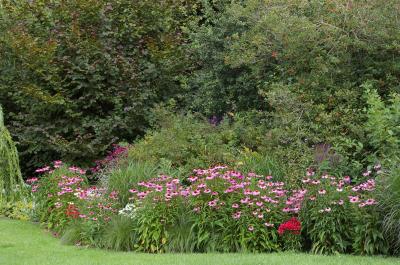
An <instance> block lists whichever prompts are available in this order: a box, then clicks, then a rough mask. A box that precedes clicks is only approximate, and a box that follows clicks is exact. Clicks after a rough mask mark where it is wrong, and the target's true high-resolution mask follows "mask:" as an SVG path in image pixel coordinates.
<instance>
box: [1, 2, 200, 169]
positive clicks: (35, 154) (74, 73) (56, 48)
mask: <svg viewBox="0 0 400 265" xmlns="http://www.w3.org/2000/svg"><path fill="white" fill-rule="evenodd" d="M196 3H197V1H181V0H178V1H157V2H154V1H151V0H145V1H129V0H123V1H117V0H113V1H108V0H107V1H106V0H99V1H98V0H90V1H86V0H74V1H68V2H67V3H65V2H64V1H59V0H56V1H52V2H49V1H33V2H15V1H9V0H6V1H3V2H2V4H1V6H0V20H1V21H2V23H1V25H0V36H1V37H0V53H1V54H2V60H1V62H0V72H1V75H0V102H1V103H2V104H4V107H5V108H6V109H7V111H8V118H9V127H10V131H11V133H12V135H13V136H14V137H15V139H17V141H18V149H19V150H20V152H21V161H22V162H23V163H22V165H23V167H24V169H25V170H28V172H29V173H31V172H32V171H33V169H34V168H36V167H39V166H41V165H43V164H46V163H50V162H51V161H52V160H53V159H54V157H56V158H58V159H62V160H64V161H67V162H70V163H73V164H80V165H87V164H89V163H90V162H92V161H93V160H94V159H96V158H98V157H99V156H101V155H103V154H104V153H105V151H106V150H107V149H108V148H109V147H110V145H111V144H112V143H113V142H117V141H122V140H129V141H132V140H133V139H135V138H136V137H137V136H140V135H142V134H143V132H144V130H145V128H146V127H147V124H148V121H147V115H148V111H149V109H150V108H151V107H152V105H153V104H154V103H157V102H161V101H164V100H166V99H168V98H172V97H175V96H176V95H177V94H179V93H180V92H181V90H180V81H179V75H180V74H181V73H183V72H184V71H186V70H187V69H186V68H187V66H188V62H189V61H188V56H186V55H185V53H184V51H185V47H184V42H185V37H184V33H183V32H182V29H183V28H184V26H185V25H186V24H187V23H188V22H189V21H190V20H191V17H192V15H193V14H194V12H196V9H197V7H196ZM199 8H200V7H199Z"/></svg>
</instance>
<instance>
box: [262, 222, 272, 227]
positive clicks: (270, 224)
mask: <svg viewBox="0 0 400 265" xmlns="http://www.w3.org/2000/svg"><path fill="white" fill-rule="evenodd" d="M264 225H265V226H266V227H274V226H275V225H274V224H273V223H268V222H266V223H264Z"/></svg>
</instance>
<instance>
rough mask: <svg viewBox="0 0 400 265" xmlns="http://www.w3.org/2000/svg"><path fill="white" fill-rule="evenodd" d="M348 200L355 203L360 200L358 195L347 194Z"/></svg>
mask: <svg viewBox="0 0 400 265" xmlns="http://www.w3.org/2000/svg"><path fill="white" fill-rule="evenodd" d="M349 200H350V202H351V203H357V202H359V201H360V198H358V196H349Z"/></svg>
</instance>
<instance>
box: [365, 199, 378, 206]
mask: <svg viewBox="0 0 400 265" xmlns="http://www.w3.org/2000/svg"><path fill="white" fill-rule="evenodd" d="M365 204H366V205H373V204H376V201H375V200H374V199H368V200H366V201H365Z"/></svg>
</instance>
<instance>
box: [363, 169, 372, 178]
mask: <svg viewBox="0 0 400 265" xmlns="http://www.w3.org/2000/svg"><path fill="white" fill-rule="evenodd" d="M370 174H371V171H370V170H368V171H365V172H364V173H363V176H364V177H368V176H369V175H370Z"/></svg>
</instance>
